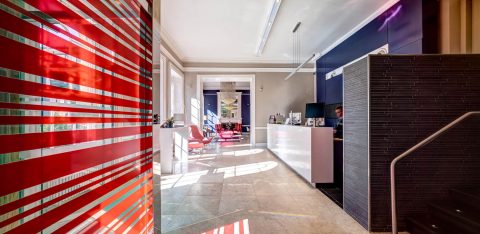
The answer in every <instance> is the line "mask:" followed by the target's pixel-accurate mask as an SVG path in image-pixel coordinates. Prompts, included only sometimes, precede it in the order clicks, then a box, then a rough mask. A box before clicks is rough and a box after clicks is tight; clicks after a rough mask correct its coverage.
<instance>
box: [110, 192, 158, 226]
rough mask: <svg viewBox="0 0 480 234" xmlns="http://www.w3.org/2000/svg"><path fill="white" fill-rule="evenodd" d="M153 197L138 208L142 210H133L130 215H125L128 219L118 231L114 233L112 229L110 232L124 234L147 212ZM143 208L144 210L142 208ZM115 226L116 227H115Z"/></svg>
mask: <svg viewBox="0 0 480 234" xmlns="http://www.w3.org/2000/svg"><path fill="white" fill-rule="evenodd" d="M152 200H153V196H150V197H148V200H147V201H146V203H145V202H144V203H141V204H139V205H138V206H140V208H139V209H138V210H135V209H132V210H131V211H130V212H129V213H128V214H125V216H124V217H128V218H127V219H126V220H124V221H122V223H121V225H120V226H119V227H118V228H117V230H115V231H113V230H112V229H111V228H110V229H108V231H109V232H116V233H123V232H124V231H125V229H127V228H128V226H130V224H131V223H132V222H133V221H134V219H135V218H138V216H139V215H140V214H141V213H142V212H143V211H145V210H146V209H147V208H148V207H149V206H150V205H151V204H152ZM141 207H143V209H142V208H141ZM117 225H118V224H116V225H115V226H117ZM115 226H114V227H115Z"/></svg>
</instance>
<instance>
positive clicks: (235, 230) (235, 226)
mask: <svg viewBox="0 0 480 234" xmlns="http://www.w3.org/2000/svg"><path fill="white" fill-rule="evenodd" d="M233 234H240V224H239V223H238V222H235V223H234V224H233Z"/></svg>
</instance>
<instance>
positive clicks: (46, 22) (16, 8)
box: [3, 2, 139, 69]
mask: <svg viewBox="0 0 480 234" xmlns="http://www.w3.org/2000/svg"><path fill="white" fill-rule="evenodd" d="M3 4H6V5H8V6H9V7H10V8H12V9H15V10H17V11H18V12H21V13H22V14H24V15H26V16H28V17H30V18H32V19H35V20H36V21H38V22H40V23H42V24H44V25H46V26H48V27H50V28H52V29H55V30H57V31H59V32H61V33H63V34H65V35H67V36H69V37H70V38H74V39H76V40H78V41H80V42H82V43H83V44H86V45H89V46H92V45H91V44H90V43H89V42H87V41H85V40H83V38H80V37H78V36H76V35H73V34H71V33H70V32H69V31H68V30H65V29H64V28H63V27H60V28H58V27H55V25H53V24H51V23H50V22H48V21H46V20H44V19H42V18H40V17H38V16H36V15H34V14H32V13H30V11H26V10H24V9H22V8H20V7H18V6H16V5H14V4H12V3H10V2H4V3H3ZM114 51H115V50H114ZM102 52H104V53H107V52H105V51H103V50H102ZM116 52H117V53H118V51H116ZM107 55H108V56H109V57H111V56H110V54H109V53H107ZM111 58H114V57H111ZM130 61H131V60H130ZM117 62H120V63H123V64H124V65H127V66H129V67H131V68H133V69H137V68H135V67H134V66H132V65H130V64H128V63H125V62H123V61H121V60H118V61H117ZM132 63H134V62H133V61H132ZM134 64H135V63H134ZM137 65H139V64H137Z"/></svg>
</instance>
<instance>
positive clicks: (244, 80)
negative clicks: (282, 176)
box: [196, 74, 255, 146]
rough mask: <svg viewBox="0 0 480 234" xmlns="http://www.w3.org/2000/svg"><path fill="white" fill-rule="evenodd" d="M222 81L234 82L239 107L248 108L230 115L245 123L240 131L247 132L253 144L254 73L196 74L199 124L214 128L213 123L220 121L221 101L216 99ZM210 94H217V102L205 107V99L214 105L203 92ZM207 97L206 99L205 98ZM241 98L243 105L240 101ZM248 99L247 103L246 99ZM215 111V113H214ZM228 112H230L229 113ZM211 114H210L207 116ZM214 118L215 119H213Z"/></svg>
mask: <svg viewBox="0 0 480 234" xmlns="http://www.w3.org/2000/svg"><path fill="white" fill-rule="evenodd" d="M222 83H234V84H235V88H234V90H235V93H237V94H238V95H240V96H239V98H238V99H239V103H238V105H239V108H242V109H244V108H249V109H248V114H246V111H240V112H243V113H240V112H239V113H238V114H233V113H232V116H230V117H234V118H239V119H241V121H242V122H243V123H245V124H242V132H245V133H248V135H249V142H250V144H251V145H252V146H253V145H255V75H254V74H244V75H197V95H196V96H197V100H199V101H200V103H199V108H198V112H199V113H198V116H202V121H199V122H200V126H201V127H202V128H203V126H204V125H209V126H206V127H208V128H214V125H215V124H219V123H220V122H221V115H222V112H221V109H220V108H222V107H221V105H222V103H221V102H220V101H219V99H218V93H221V92H220V91H221V90H222V87H221V86H222V85H221V84H222ZM208 93H209V94H210V95H212V96H215V95H217V97H216V98H217V99H216V101H217V104H216V106H215V108H211V109H209V108H205V104H206V101H207V102H208V103H207V104H210V105H215V103H214V102H212V100H213V98H212V99H208V98H209V97H210V96H208V95H207V96H206V95H205V94H208ZM205 97H207V99H208V100H206V99H205ZM242 99H243V105H242V104H241V103H242ZM247 100H248V105H247V104H246V101H247ZM215 112H216V113H215ZM229 114H230V113H229ZM209 115H212V116H209ZM215 118H216V119H215Z"/></svg>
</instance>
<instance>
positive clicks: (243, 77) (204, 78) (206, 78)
mask: <svg viewBox="0 0 480 234" xmlns="http://www.w3.org/2000/svg"><path fill="white" fill-rule="evenodd" d="M204 82H249V83H250V144H251V145H255V130H256V128H255V74H239V75H235V74H228V75H197V100H200V108H199V109H200V110H199V111H200V113H198V114H199V115H198V116H203V112H204V111H203V83H204ZM202 119H203V118H202ZM200 125H201V126H202V127H203V120H202V121H200Z"/></svg>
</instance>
